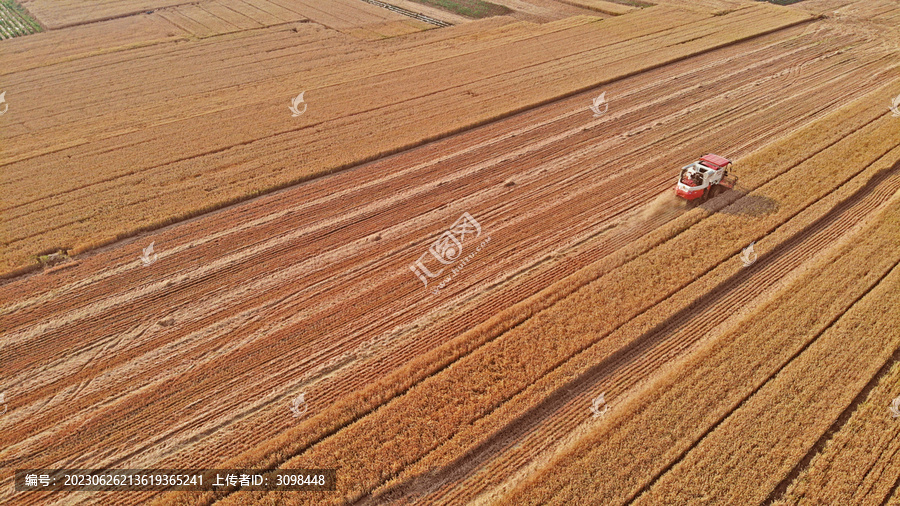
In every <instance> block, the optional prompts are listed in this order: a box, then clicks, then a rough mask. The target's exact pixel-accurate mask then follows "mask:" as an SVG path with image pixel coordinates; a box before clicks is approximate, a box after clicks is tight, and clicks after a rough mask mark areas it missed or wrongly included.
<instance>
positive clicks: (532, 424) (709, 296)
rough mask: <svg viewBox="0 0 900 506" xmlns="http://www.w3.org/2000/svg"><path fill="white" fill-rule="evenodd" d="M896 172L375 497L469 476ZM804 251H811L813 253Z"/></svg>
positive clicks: (882, 175) (754, 287) (755, 288)
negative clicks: (444, 459)
mask: <svg viewBox="0 0 900 506" xmlns="http://www.w3.org/2000/svg"><path fill="white" fill-rule="evenodd" d="M898 171H900V163H898V164H895V165H894V166H893V167H891V168H889V169H884V170H881V171H879V172H878V173H877V174H875V175H874V176H873V177H872V178H871V179H870V180H869V181H868V183H866V184H865V185H864V186H863V187H861V188H860V189H859V190H857V191H856V192H854V193H853V194H851V195H850V196H848V197H847V198H845V199H844V200H842V201H841V202H840V203H838V204H837V205H836V206H835V207H833V208H832V209H831V210H829V211H828V212H827V213H825V214H824V215H822V216H820V217H819V218H818V219H816V220H815V221H813V222H812V223H810V224H809V225H807V226H806V227H804V228H803V229H802V230H800V231H798V232H797V233H796V234H795V235H793V236H792V237H791V238H789V239H787V240H786V241H785V242H783V243H781V244H779V245H778V246H776V247H774V248H773V249H772V250H770V251H769V252H768V253H765V254H763V255H760V256H759V258H758V260H757V261H756V262H755V263H754V264H753V265H751V266H750V267H746V268H743V269H741V270H739V271H737V272H736V273H735V274H733V275H731V276H729V277H728V278H727V279H725V280H723V281H722V282H720V283H719V284H718V285H716V286H715V287H714V288H713V289H711V290H710V291H708V292H706V293H703V294H702V295H700V296H699V297H697V298H696V299H694V301H692V302H691V303H689V304H688V305H687V306H686V307H684V308H683V309H681V310H679V311H678V312H676V313H675V314H673V315H671V316H670V317H668V318H667V319H665V320H664V321H662V322H660V323H659V324H657V325H656V326H654V327H653V328H652V329H650V330H649V331H647V332H645V333H643V334H642V335H640V336H639V337H637V338H636V339H634V340H633V341H632V342H631V343H629V344H627V345H625V346H623V347H622V348H619V349H618V350H616V351H615V352H613V353H611V354H610V355H609V356H608V357H606V358H605V359H603V360H602V361H601V362H600V363H598V364H596V365H594V366H592V367H590V368H589V369H587V370H586V371H585V372H583V373H582V374H581V375H579V376H578V377H576V378H574V379H572V380H571V381H569V382H568V383H566V384H563V385H561V386H559V387H558V388H556V389H555V390H554V392H553V393H552V394H550V395H549V396H547V397H546V398H544V400H542V401H541V402H540V403H538V404H537V405H535V406H534V407H532V408H530V409H528V410H527V411H525V412H524V413H522V414H521V415H519V416H517V417H516V418H515V419H513V420H512V421H511V422H509V423H508V424H506V425H505V426H504V427H502V428H500V429H498V430H497V431H496V432H494V433H493V434H491V435H490V436H489V437H487V438H486V439H485V440H484V441H482V442H481V443H480V444H478V445H477V446H475V447H474V448H472V449H471V450H469V451H467V452H465V453H464V454H463V455H461V456H460V457H458V458H456V459H455V460H454V461H453V462H451V463H450V464H448V465H447V466H445V467H443V468H440V469H436V470H433V471H431V472H429V473H427V474H423V475H420V476H418V477H417V478H414V479H412V480H410V481H407V482H401V483H398V484H397V485H395V486H393V487H390V488H389V489H388V490H385V491H384V492H383V493H382V494H379V497H377V498H375V499H376V502H377V501H379V500H383V499H388V500H393V499H396V498H399V497H403V496H405V495H410V494H415V495H418V494H419V493H421V492H423V491H424V492H425V493H427V491H430V490H434V489H435V488H436V487H439V486H440V485H441V484H443V483H448V482H458V481H460V480H461V479H465V478H466V477H469V476H472V475H473V474H475V473H476V472H477V471H478V469H479V468H480V467H481V466H482V465H483V464H484V463H486V462H487V461H489V460H490V458H491V457H492V456H494V455H498V454H500V453H502V452H503V451H506V450H508V449H510V448H512V447H514V446H516V445H518V444H519V443H520V442H521V439H522V437H523V436H526V435H528V434H529V433H532V432H534V430H535V429H537V428H539V426H540V425H541V424H542V423H543V422H544V421H545V420H547V419H548V418H549V417H550V416H552V415H553V413H555V412H558V411H560V410H561V409H562V408H564V407H565V406H566V405H567V404H569V403H570V402H572V401H574V400H575V399H576V398H578V397H584V396H587V397H590V396H589V395H588V392H591V391H593V390H594V389H595V387H596V385H597V384H598V383H601V382H603V381H605V380H607V379H609V378H611V377H613V376H614V374H615V373H616V372H618V371H621V370H622V369H624V368H626V367H628V366H629V365H632V364H634V363H635V362H637V361H638V360H639V359H640V358H641V357H643V356H645V355H646V354H647V353H648V352H649V351H651V350H652V349H653V348H654V347H656V346H657V345H659V344H661V343H662V342H664V341H665V340H666V339H668V338H670V337H672V336H673V335H675V334H676V333H678V332H679V331H680V330H681V329H682V328H683V327H684V325H686V324H687V323H689V322H690V321H691V320H692V319H694V318H695V317H696V316H697V314H698V313H699V312H701V311H702V309H703V308H709V307H713V306H714V305H715V304H717V303H719V302H721V301H722V300H723V299H725V298H726V297H727V296H728V295H730V294H731V293H732V292H734V291H735V290H738V289H744V290H750V291H752V292H757V293H756V294H754V295H753V296H754V297H755V296H756V295H758V294H759V293H762V292H763V291H765V290H766V289H767V288H768V285H766V284H764V283H758V284H750V283H747V281H749V280H750V279H751V277H752V276H753V275H754V274H756V273H757V272H758V271H760V270H761V269H764V268H766V267H767V266H768V265H770V264H772V263H773V262H776V261H778V260H779V259H781V258H782V257H784V256H785V255H788V254H789V253H790V252H792V251H794V250H795V249H796V248H797V246H798V245H800V244H801V243H803V242H804V241H806V240H808V239H810V237H811V236H813V235H815V234H816V233H818V232H820V231H822V230H823V229H825V228H826V227H828V226H829V225H831V224H833V223H834V222H835V221H837V220H838V219H839V218H840V217H841V216H843V215H844V213H845V212H847V211H848V210H850V209H851V208H852V207H853V206H854V205H855V204H856V203H857V202H858V201H860V200H862V199H863V198H865V197H866V196H868V195H869V194H871V193H872V192H874V191H875V190H876V189H877V188H878V186H879V185H880V184H881V183H882V182H884V181H885V180H887V179H888V178H889V177H891V176H893V175H894V174H896V173H898ZM799 212H801V211H798V212H797V213H795V214H794V215H792V216H790V217H787V219H788V220H789V219H791V218H793V217H794V216H796V214H799ZM860 219H861V218H860ZM738 251H739V250H738ZM736 254H737V251H735V252H734V253H733V254H732V255H730V257H733V256H734V255H736ZM809 254H810V255H812V254H813V253H809ZM730 257H729V258H730ZM717 266H718V265H714V266H712V267H711V268H710V269H709V270H708V271H706V272H704V273H701V274H699V275H698V279H699V278H700V277H702V276H703V275H705V274H706V273H708V272H709V271H711V270H713V269H715V268H716V267H717ZM775 281H776V280H774V279H773V280H772V283H774V282H775ZM652 307H653V306H650V307H648V308H647V309H645V310H644V311H646V310H648V309H650V308H652ZM640 314H643V311H642V312H641V313H639V314H638V315H635V316H633V317H632V318H629V320H628V321H631V320H633V319H634V318H637V317H638V316H640ZM728 316H730V312H727V311H726V312H724V314H721V315H720V317H719V319H720V320H721V321H724V320H725V319H726V318H727V317H728ZM625 323H627V322H625ZM625 323H623V324H621V325H619V326H618V327H616V328H615V329H613V330H612V331H610V332H609V333H608V334H606V335H605V336H604V338H606V337H607V336H609V335H610V334H612V333H614V332H616V331H617V330H619V329H620V328H621V327H622V326H623V325H625ZM718 323H719V322H717V323H716V325H717V324H718ZM713 326H715V325H713ZM709 328H712V327H709ZM597 342H599V340H598V341H594V342H592V343H591V344H590V345H588V346H586V347H585V348H582V349H581V350H578V351H577V352H576V353H575V355H577V354H578V353H581V352H583V351H585V350H586V349H587V348H589V347H590V346H592V345H594V344H595V343H597ZM573 356H574V355H573ZM557 365H561V364H557ZM636 381H637V380H636ZM588 408H589V406H588V405H587V404H586V405H585V407H584V409H585V417H587V416H589V414H588Z"/></svg>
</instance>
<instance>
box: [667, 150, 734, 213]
mask: <svg viewBox="0 0 900 506" xmlns="http://www.w3.org/2000/svg"><path fill="white" fill-rule="evenodd" d="M730 168H731V160H729V159H727V158H724V157H721V156H719V155H714V154H708V155H704V156H703V157H701V158H700V159H699V160H697V161H696V162H694V163H692V164H690V165H685V166H684V167H682V168H681V172H680V173H679V175H678V183H677V184H676V185H675V195H678V196H679V197H681V198H683V199H685V200H687V201H688V202H690V203H691V204H697V203H698V202H705V201H707V200H709V199H710V198H712V197H715V196H716V195H718V194H719V193H721V192H723V191H725V189H731V188H733V187H734V185H735V184H737V178H736V177H734V176H731V177H729V176H728V169H730Z"/></svg>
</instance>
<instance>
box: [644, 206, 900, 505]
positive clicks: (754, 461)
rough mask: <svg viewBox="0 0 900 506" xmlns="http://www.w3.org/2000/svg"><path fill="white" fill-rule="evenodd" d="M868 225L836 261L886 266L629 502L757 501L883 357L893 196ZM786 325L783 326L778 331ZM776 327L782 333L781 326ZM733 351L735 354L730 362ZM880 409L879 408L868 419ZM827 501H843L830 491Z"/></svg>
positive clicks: (896, 246) (890, 303)
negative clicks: (855, 246)
mask: <svg viewBox="0 0 900 506" xmlns="http://www.w3.org/2000/svg"><path fill="white" fill-rule="evenodd" d="M898 195H900V194H898ZM868 233H870V234H872V235H873V236H878V237H882V238H884V237H887V238H889V240H887V241H882V242H877V243H869V244H867V245H866V246H867V249H868V251H866V250H865V249H864V250H862V251H857V252H854V253H855V254H854V255H853V256H844V257H838V258H837V259H835V261H836V262H838V263H841V262H843V261H844V259H845V258H846V259H853V261H863V262H865V261H866V260H863V258H866V259H872V257H873V256H879V257H884V258H883V259H882V260H880V261H879V263H883V262H885V261H887V262H888V263H890V262H891V261H893V265H894V268H893V269H892V270H891V272H890V274H888V275H887V277H885V278H884V279H883V280H882V281H880V282H879V283H878V284H877V285H876V286H875V287H874V288H872V289H871V291H869V292H868V293H866V295H865V297H863V298H862V300H860V301H859V302H858V303H856V304H854V305H853V306H852V307H851V308H850V309H849V310H848V311H847V312H846V313H844V314H842V315H840V317H839V319H838V320H837V322H835V323H834V324H833V325H831V326H830V327H829V328H828V329H827V330H825V332H823V333H822V335H821V336H819V337H818V338H817V339H816V340H815V341H814V342H813V343H812V344H811V345H810V346H809V348H807V349H806V350H804V351H803V353H801V354H800V355H799V356H798V357H797V358H795V359H794V360H793V361H791V362H790V363H789V364H788V365H787V366H786V367H785V368H784V369H783V370H781V371H780V372H779V373H778V374H777V375H776V376H775V377H773V378H770V379H769V380H768V381H767V382H766V384H765V385H764V386H763V387H762V388H761V389H760V390H759V391H758V392H756V393H754V395H753V396H752V397H750V398H749V399H747V400H746V401H745V402H744V403H742V404H741V405H740V407H739V408H738V409H737V410H736V411H735V412H733V413H732V414H731V415H730V416H729V417H728V418H727V419H726V420H725V421H724V422H722V424H721V425H719V426H718V427H716V429H715V430H714V431H713V432H712V433H710V434H709V435H707V436H706V437H705V438H704V439H703V440H702V441H701V442H700V443H699V444H698V445H696V446H695V447H694V448H692V449H691V451H690V452H689V453H688V454H687V456H685V458H684V459H683V460H681V461H680V462H679V463H678V464H677V465H676V466H675V467H674V468H672V469H671V470H670V471H669V472H667V473H666V474H665V475H663V476H662V477H661V478H660V480H659V481H658V482H657V483H656V484H655V485H654V486H653V487H652V488H651V489H650V490H648V491H647V492H646V493H645V494H643V495H642V496H641V497H640V499H639V500H638V501H636V502H635V504H639V505H652V504H672V503H685V502H688V501H690V500H691V498H695V497H706V498H715V502H716V503H720V504H735V503H742V504H756V503H762V502H764V501H765V500H766V498H767V497H768V495H769V493H770V492H771V491H772V490H773V489H774V488H775V487H776V486H777V485H778V483H779V482H780V481H781V480H782V479H784V478H786V477H787V474H788V473H789V472H790V471H791V469H792V468H793V466H794V465H795V464H796V463H797V462H798V461H799V460H800V459H802V458H803V456H804V455H805V454H806V453H807V451H809V450H810V449H811V448H812V446H813V444H815V443H816V441H817V440H818V439H819V437H820V436H821V435H822V434H823V433H824V432H825V431H826V430H827V429H828V428H829V426H831V424H832V423H833V422H834V421H835V420H836V419H837V417H838V416H839V415H840V414H841V412H842V411H843V410H844V409H845V408H847V406H848V405H849V404H850V403H851V401H853V399H854V397H856V396H857V395H858V394H859V393H860V391H861V390H862V389H863V388H864V387H865V386H866V384H867V383H868V382H869V380H870V379H871V378H872V377H873V376H874V375H875V374H876V373H877V372H878V370H879V369H880V368H881V367H882V366H883V365H884V364H885V363H886V361H887V360H889V359H890V358H891V356H892V355H893V353H894V351H895V350H896V349H897V348H898V346H900V311H885V310H884V309H885V308H892V307H893V308H895V307H898V306H900V268H898V267H897V264H898V261H900V206H898V205H894V206H892V209H890V211H889V213H888V216H885V217H884V219H883V220H881V222H880V223H879V227H877V228H875V229H874V230H871V231H869V232H868ZM867 242H868V241H867ZM876 272H877V273H879V274H880V271H876ZM877 275H878V274H876V276H875V277H876V279H877ZM832 279H833V280H834V281H836V282H837V281H838V280H840V283H841V286H842V287H843V286H847V281H848V279H847V278H845V277H843V276H841V277H833V278H832ZM851 279H852V278H851ZM850 286H852V285H850ZM804 289H808V288H807V287H804ZM791 309H793V311H797V312H802V310H801V309H799V308H788V311H786V313H787V314H786V315H785V316H784V319H785V320H787V319H789V318H791ZM825 318H826V319H830V318H832V317H831V315H827V316H825ZM792 330H793V329H790V328H789V329H785V331H784V332H783V334H789V333H790V332H791V331H792ZM775 337H776V339H778V340H781V339H785V338H789V335H784V336H783V337H782V336H777V335H776V336H775ZM748 351H749V352H750V354H752V351H751V350H748ZM742 358H743V357H741V356H736V357H735V359H736V362H737V361H739V360H741V359H742ZM710 374H713V375H715V374H716V373H714V372H710ZM888 417H889V415H888V413H886V409H885V410H884V411H882V413H880V414H879V416H877V418H876V420H873V421H874V422H876V423H877V422H878V421H883V420H884V419H886V418H888ZM874 450H876V448H871V447H870V451H874ZM709 478H712V479H709ZM825 490H828V489H825ZM885 492H886V491H885ZM883 495H884V493H882V496H883ZM853 503H857V502H856V501H854V502H853ZM830 504H850V503H842V502H840V501H837V502H835V501H833V500H832V501H830Z"/></svg>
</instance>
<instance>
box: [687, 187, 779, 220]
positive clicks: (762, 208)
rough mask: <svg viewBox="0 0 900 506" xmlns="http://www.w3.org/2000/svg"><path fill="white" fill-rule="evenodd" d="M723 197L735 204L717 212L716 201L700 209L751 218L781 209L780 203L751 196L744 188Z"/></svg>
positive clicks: (734, 190) (759, 196) (766, 198)
mask: <svg viewBox="0 0 900 506" xmlns="http://www.w3.org/2000/svg"><path fill="white" fill-rule="evenodd" d="M723 197H725V198H728V199H729V200H730V201H731V202H733V203H732V204H730V205H727V206H725V207H724V208H722V209H718V210H717V209H716V208H717V207H719V206H716V205H715V202H714V200H715V199H714V200H711V201H709V202H706V203H704V204H702V205H701V206H700V207H702V208H704V209H706V210H707V211H710V212H718V213H722V214H731V215H735V216H750V217H759V216H765V215H767V214H772V213H774V212H775V211H777V210H778V208H779V205H778V201H776V200H774V199H770V198H769V197H763V196H761V195H750V194H748V192H747V190H745V189H743V188H735V189H733V190H730V191H728V192H727V193H725V194H723Z"/></svg>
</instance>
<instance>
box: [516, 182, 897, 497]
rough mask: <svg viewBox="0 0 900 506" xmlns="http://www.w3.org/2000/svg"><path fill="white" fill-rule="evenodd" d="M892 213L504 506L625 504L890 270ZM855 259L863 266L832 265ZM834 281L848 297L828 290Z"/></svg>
mask: <svg viewBox="0 0 900 506" xmlns="http://www.w3.org/2000/svg"><path fill="white" fill-rule="evenodd" d="M898 209H900V201H898V200H897V198H894V199H893V202H892V204H891V205H890V207H889V208H887V209H885V210H884V211H882V212H881V213H879V218H878V219H877V221H875V222H874V223H870V224H869V226H867V227H866V228H865V229H863V230H862V231H860V232H859V233H858V234H857V236H858V238H859V239H858V241H856V242H849V244H847V245H845V246H844V247H842V248H840V249H839V250H837V251H835V252H833V253H832V254H829V255H828V256H827V257H825V258H823V259H821V261H819V262H818V265H817V266H814V267H813V268H810V269H809V270H808V271H807V273H806V275H804V276H803V277H802V278H800V279H798V280H796V281H795V282H794V283H793V284H792V285H790V286H788V287H786V288H785V289H783V290H782V291H781V292H780V293H779V294H777V295H776V296H774V297H773V298H772V300H771V302H770V303H768V304H765V305H763V306H761V307H760V308H759V309H757V310H756V311H754V312H753V313H752V314H750V315H748V316H747V317H746V318H745V319H744V322H745V323H744V324H743V325H741V326H735V327H733V328H732V329H731V330H730V331H728V332H726V333H725V334H723V335H722V336H721V337H719V338H718V339H717V340H715V341H713V342H711V343H710V344H708V345H707V346H705V347H704V348H703V349H701V350H700V351H698V352H697V353H695V354H694V355H692V356H691V357H689V358H688V360H686V361H684V362H682V363H680V364H678V365H677V367H676V368H674V369H672V370H671V372H670V373H668V374H667V375H666V376H665V377H664V378H662V379H660V380H659V381H657V382H656V383H655V384H653V385H652V386H650V387H648V388H647V389H646V390H645V391H644V392H643V393H642V395H641V396H640V397H637V398H635V399H633V400H632V401H630V402H627V403H626V404H625V405H623V406H621V407H617V408H616V409H615V410H613V411H611V412H610V414H609V415H608V419H606V420H604V421H603V422H602V424H601V425H599V426H598V427H597V428H596V429H595V430H594V431H593V432H592V433H590V434H589V435H587V436H585V437H584V438H582V439H581V440H579V441H577V442H576V443H575V444H574V445H572V446H571V447H570V448H568V449H566V450H564V451H562V452H561V453H560V454H559V455H558V456H557V457H556V458H555V459H554V460H553V461H552V462H551V463H550V464H548V465H547V466H546V467H545V468H544V469H541V470H540V471H539V472H537V473H535V474H534V475H533V476H532V477H531V478H530V479H528V480H527V481H526V482H525V483H524V484H522V485H521V486H519V487H518V488H517V489H516V490H514V491H513V492H512V493H510V494H509V495H508V496H507V497H506V498H505V499H504V501H502V503H503V504H516V503H523V502H524V503H527V504H576V503H579V502H580V500H581V499H583V498H588V497H590V498H592V500H595V501H600V502H602V503H604V504H623V503H626V502H628V501H629V499H630V498H633V497H634V496H635V495H636V494H638V493H639V492H640V491H641V489H642V487H644V486H646V485H647V484H648V483H649V481H650V480H652V479H653V478H654V476H655V475H656V474H657V473H659V472H660V471H662V470H664V469H665V468H666V466H667V465H668V464H670V463H674V462H675V461H677V460H678V458H679V456H680V455H681V454H682V453H683V452H685V451H687V449H688V448H690V447H691V446H692V442H694V441H697V440H698V439H700V438H702V437H703V435H704V434H705V432H706V431H708V430H709V429H710V428H712V427H714V426H715V425H716V424H717V423H719V422H720V421H721V420H722V419H723V418H724V417H725V416H727V415H728V414H729V413H730V412H731V411H732V410H733V409H734V408H735V407H737V406H738V405H740V404H741V402H742V401H743V400H744V399H746V398H747V397H748V396H750V395H751V394H752V393H753V392H754V391H755V390H756V389H757V388H758V387H759V386H761V385H763V384H765V382H766V381H767V380H768V379H769V378H770V377H771V376H772V375H773V374H775V373H777V371H778V370H779V369H780V368H781V367H783V366H784V365H785V364H786V363H789V362H790V361H791V359H792V357H793V356H794V355H795V354H796V353H798V352H800V351H801V350H802V349H803V348H804V347H805V346H806V345H807V344H808V343H810V342H812V341H814V340H815V339H816V338H817V337H818V336H819V334H820V333H821V332H823V331H824V330H826V329H827V327H828V326H829V325H828V322H829V318H837V317H838V316H840V315H841V314H843V312H844V311H846V310H847V309H848V308H850V307H852V306H853V304H854V303H855V302H856V300H857V299H858V298H859V297H861V296H863V295H865V294H866V293H867V292H869V290H871V289H872V288H873V287H876V286H877V285H878V283H879V280H880V279H881V277H882V276H884V275H885V274H886V273H888V272H890V271H891V270H892V269H893V270H896V266H897V260H898V259H897V258H891V257H889V256H888V257H887V258H886V256H885V255H884V254H883V250H882V249H881V248H887V247H889V246H890V245H891V244H896V241H897V239H896V238H897V237H898V236H897V234H898V233H900V228H898V227H900V220H897V219H896V218H895V216H896V213H897V211H898ZM892 215H893V216H892ZM854 255H855V256H856V258H859V259H860V260H861V261H860V262H840V261H839V260H840V259H841V258H850V257H852V256H854ZM863 259H864V260H863ZM895 277H896V273H895ZM838 279H839V280H841V281H840V283H841V286H842V287H845V290H841V291H837V290H834V289H833V285H834V283H835V280H838ZM797 287H803V289H802V290H800V289H798V288H797ZM736 363H740V364H741V366H740V367H736V366H735V364H736ZM707 476H710V475H707ZM752 502H753V501H750V502H749V503H752ZM749 503H748V504H749Z"/></svg>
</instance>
